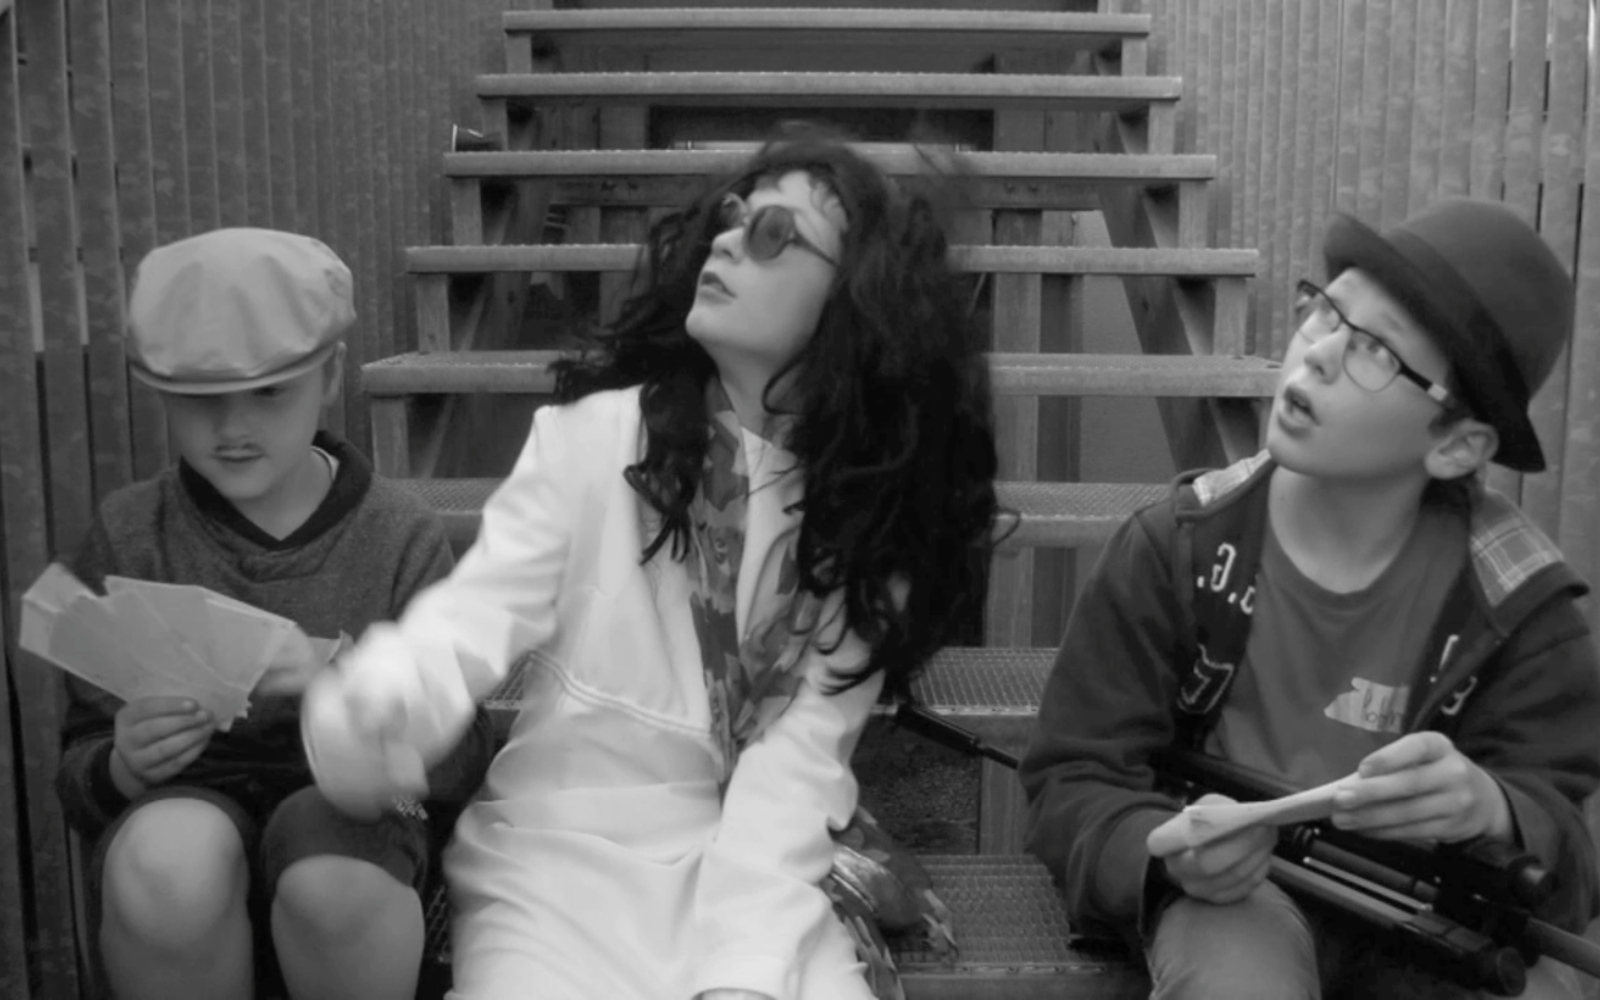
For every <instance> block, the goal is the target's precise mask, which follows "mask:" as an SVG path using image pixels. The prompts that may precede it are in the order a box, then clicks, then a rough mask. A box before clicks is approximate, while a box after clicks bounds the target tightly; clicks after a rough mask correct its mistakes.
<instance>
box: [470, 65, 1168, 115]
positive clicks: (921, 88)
mask: <svg viewBox="0 0 1600 1000" xmlns="http://www.w3.org/2000/svg"><path fill="white" fill-rule="evenodd" d="M475 89H476V91H477V94H478V96H479V97H480V98H484V99H488V100H507V101H510V102H512V103H516V104H521V105H525V106H529V107H533V106H537V107H542V108H549V107H558V106H561V105H578V104H581V105H585V106H606V105H619V104H620V105H649V106H653V107H742V108H750V107H804V108H807V109H822V108H919V109H935V108H937V109H941V110H957V109H963V108H966V109H976V110H990V111H998V110H1007V111H1055V112H1059V111H1109V112H1117V113H1133V112H1139V111H1144V110H1147V109H1148V108H1150V107H1151V106H1152V105H1172V104H1175V103H1176V102H1177V100H1178V98H1179V97H1181V96H1182V94H1183V80H1182V79H1181V78H1179V77H1169V76H1087V75H1081V76H1045V75H1035V74H1021V73H1018V74H1009V73H492V74H485V75H483V76H479V77H478V78H477V81H476V85H475Z"/></svg>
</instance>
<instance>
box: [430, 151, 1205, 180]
mask: <svg viewBox="0 0 1600 1000" xmlns="http://www.w3.org/2000/svg"><path fill="white" fill-rule="evenodd" d="M750 152H751V151H750V150H746V149H738V148H733V149H593V150H591V149H582V150H500V151H493V152H476V153H446V154H444V173H445V176H447V177H515V178H580V179H596V178H608V179H609V178H616V179H617V180H618V181H619V182H622V181H625V180H626V179H629V178H634V177H663V176H678V175H691V176H701V175H708V174H712V175H714V174H719V173H725V172H728V171H731V170H734V169H737V168H738V167H739V165H741V164H742V163H744V162H745V161H746V160H748V159H749V157H750ZM861 153H862V155H863V156H864V157H865V158H866V159H868V160H870V161H871V162H873V163H875V164H877V165H878V166H879V167H880V168H882V169H883V170H885V171H887V172H888V173H890V174H891V175H892V176H911V175H916V174H919V173H923V172H925V171H926V170H927V169H928V163H927V160H925V159H924V158H923V156H922V155H921V154H920V153H919V152H918V151H917V150H916V149H914V148H904V149H899V148H897V149H883V148H873V147H871V146H866V147H864V148H862V150H861ZM959 155H960V163H961V172H960V173H959V174H958V178H959V179H966V178H999V179H1005V180H1010V181H1015V182H1018V183H1025V182H1027V181H1046V180H1075V181H1125V182H1130V183H1158V182H1163V181H1166V182H1177V181H1206V180H1213V179H1215V177H1216V174H1217V158H1216V157H1215V156H1214V155H1211V154H1209V153H1205V154H1202V153H1010V152H998V153H996V152H963V153H961V154H959Z"/></svg>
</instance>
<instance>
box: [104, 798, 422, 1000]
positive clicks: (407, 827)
mask: <svg viewBox="0 0 1600 1000" xmlns="http://www.w3.org/2000/svg"><path fill="white" fill-rule="evenodd" d="M162 799H197V800H199V801H201V802H207V803H210V804H211V805H213V806H215V807H216V808H218V809H220V810H221V811H222V812H223V814H224V815H226V816H227V817H228V819H229V820H231V821H232V823H233V826H234V829H236V830H237V831H238V832H239V839H240V841H241V842H242V843H243V844H244V851H245V858H246V862H247V864H248V865H249V866H250V890H249V895H248V897H247V899H246V903H245V905H246V910H247V912H248V913H249V916H250V923H251V927H252V929H253V936H254V939H255V956H256V979H257V981H258V986H269V987H271V986H278V985H280V984H281V980H280V978H279V972H278V968H277V960H276V955H275V954H274V950H273V947H272V932H271V913H272V899H273V896H274V894H275V893H274V890H275V888H276V886H277V884H278V879H279V877H280V876H282V875H283V873H284V872H285V871H286V870H288V868H289V866H290V865H293V864H294V863H295V862H296V861H301V860H303V859H305V858H309V857H315V856H317V855H324V854H331V855H335V856H339V857H348V858H356V859H358V860H361V861H367V862H370V863H372V864H374V865H377V866H378V867H379V868H382V869H383V870H384V871H386V872H388V873H389V874H390V875H391V876H393V877H394V878H395V879H396V880H398V881H399V882H400V883H402V884H404V885H409V886H411V888H412V889H413V890H415V891H416V893H417V894H418V895H419V896H421V897H422V898H423V903H424V905H426V902H427V897H426V895H425V894H424V889H425V887H426V885H427V880H428V873H429V868H430V859H431V857H432V856H433V855H434V854H435V853H437V851H436V850H435V845H433V844H432V843H431V838H430V835H429V828H428V821H427V820H426V819H423V818H421V817H419V816H412V815H405V814H402V813H398V812H386V813H384V814H383V815H382V816H381V817H379V818H378V819H377V820H374V821H372V822H364V821H361V820H356V819H352V818H350V817H348V816H346V815H345V814H344V813H341V812H339V810H337V809H335V808H334V807H333V805H332V804H331V803H329V802H328V800H327V799H325V798H323V797H322V793H320V792H318V791H317V789H316V787H315V786H307V787H305V788H302V789H300V790H298V791H296V792H293V793H291V794H290V795H289V796H288V797H287V798H285V799H283V800H282V801H281V802H279V803H277V804H276V805H275V806H272V807H271V808H270V809H268V810H265V811H264V812H265V814H264V815H262V814H260V813H253V812H252V811H251V810H250V809H248V808H246V807H245V805H244V804H242V803H240V802H239V801H238V800H236V799H234V798H232V797H230V796H228V795H224V794H222V793H221V792H218V791H216V790H214V789H210V788H200V787H196V786H189V785H167V786H162V787H161V788H157V789H155V790H154V791H151V792H149V793H147V794H145V795H142V796H140V797H139V798H137V799H135V800H133V801H132V802H130V803H129V804H128V807H127V808H126V809H124V810H123V811H122V814H121V815H119V816H118V817H117V818H116V820H115V821H113V822H112V824H111V825H110V826H108V827H107V828H106V830H105V832H104V833H102V834H101V835H100V838H99V840H97V841H96V842H95V846H94V854H93V856H92V857H91V859H90V863H89V889H90V892H89V900H90V907H91V908H92V910H93V912H92V913H91V915H90V919H91V921H92V922H91V924H90V926H92V927H99V925H100V905H101V897H100V886H101V878H102V876H103V874H104V872H105V863H106V854H107V853H108V852H109V850H110V848H111V842H112V841H113V840H114V839H116V836H117V831H118V830H120V829H122V826H123V824H124V823H126V822H127V821H128V817H129V816H132V815H133V814H134V812H135V811H137V810H138V809H139V808H141V807H143V806H146V805H149V804H150V803H152V802H158V801H161V800H162ZM95 959H96V965H98V964H99V955H98V949H97V953H96V955H95ZM101 978H102V979H103V975H102V976H101Z"/></svg>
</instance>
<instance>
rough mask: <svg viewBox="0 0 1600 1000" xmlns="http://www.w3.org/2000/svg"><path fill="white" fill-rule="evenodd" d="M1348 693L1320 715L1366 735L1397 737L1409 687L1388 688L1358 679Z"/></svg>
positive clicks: (1407, 700)
mask: <svg viewBox="0 0 1600 1000" xmlns="http://www.w3.org/2000/svg"><path fill="white" fill-rule="evenodd" d="M1350 687H1351V688H1352V690H1349V691H1346V692H1344V693H1343V694H1341V695H1339V697H1337V698H1335V699H1333V701H1331V702H1329V703H1328V707H1327V708H1324V709H1323V710H1322V714H1323V715H1326V716H1327V717H1328V718H1330V719H1332V720H1333V721H1335V722H1342V723H1344V724H1345V725H1347V726H1355V727H1356V728H1357V729H1365V730H1366V731H1367V732H1369V733H1398V732H1400V730H1401V727H1402V726H1404V725H1405V720H1406V704H1407V702H1409V701H1410V700H1411V685H1409V684H1402V685H1400V686H1398V687H1391V686H1390V685H1388V684H1379V683H1378V682H1377V681H1369V680H1366V679H1365V678H1362V677H1356V678H1353V679H1351V681H1350Z"/></svg>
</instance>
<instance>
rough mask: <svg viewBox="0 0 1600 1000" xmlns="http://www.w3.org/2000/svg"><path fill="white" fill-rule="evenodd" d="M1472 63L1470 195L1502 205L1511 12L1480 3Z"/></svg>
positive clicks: (1485, 0)
mask: <svg viewBox="0 0 1600 1000" xmlns="http://www.w3.org/2000/svg"><path fill="white" fill-rule="evenodd" d="M1476 50H1477V54H1476V55H1475V56H1474V57H1473V60H1472V73H1473V94H1472V171H1471V174H1470V175H1469V176H1468V178H1467V193H1468V194H1469V195H1471V196H1472V197H1474V198H1490V199H1493V200H1495V201H1499V200H1500V198H1501V196H1502V194H1503V193H1504V189H1505V137H1506V102H1507V101H1508V100H1509V97H1508V94H1509V92H1510V88H1511V68H1510V62H1511V9H1510V8H1509V7H1507V6H1506V4H1505V0H1479V4H1478V38H1477V46H1476Z"/></svg>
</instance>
